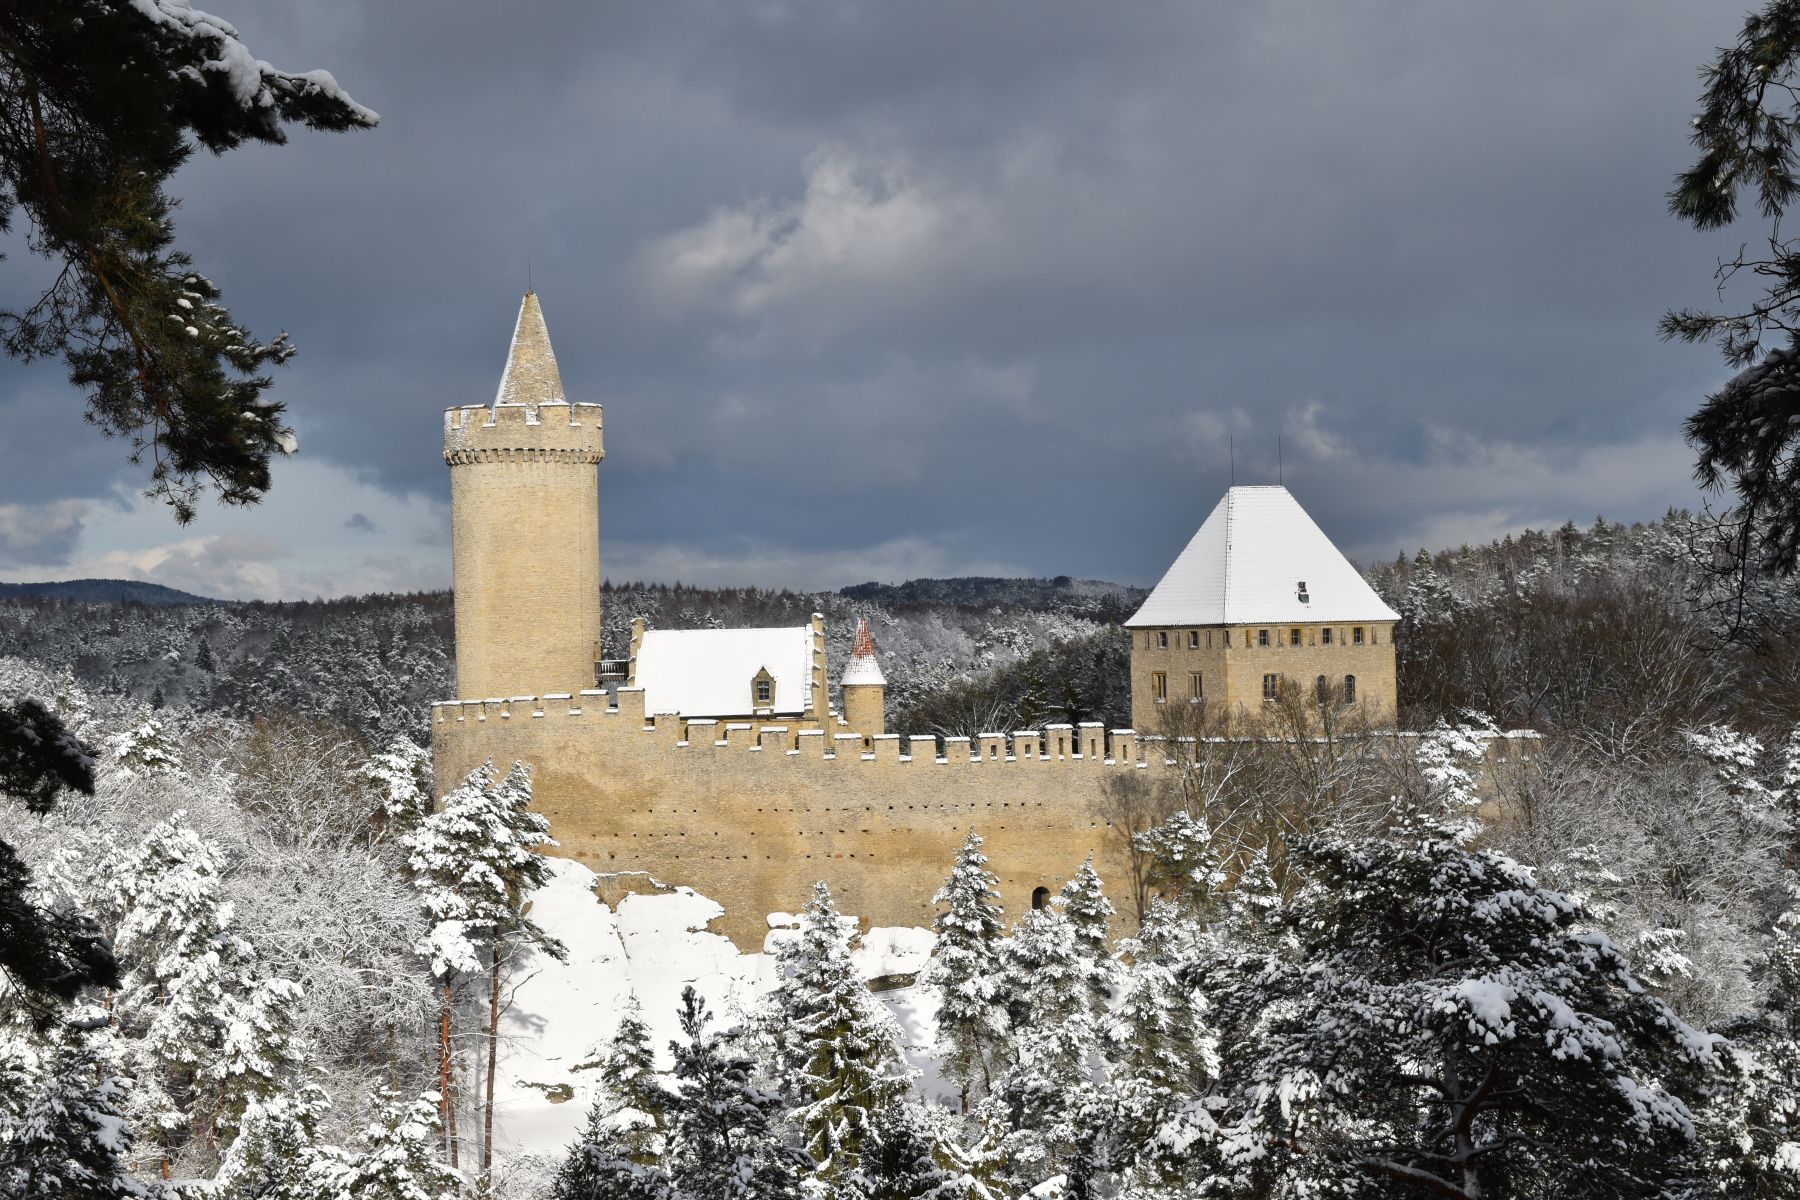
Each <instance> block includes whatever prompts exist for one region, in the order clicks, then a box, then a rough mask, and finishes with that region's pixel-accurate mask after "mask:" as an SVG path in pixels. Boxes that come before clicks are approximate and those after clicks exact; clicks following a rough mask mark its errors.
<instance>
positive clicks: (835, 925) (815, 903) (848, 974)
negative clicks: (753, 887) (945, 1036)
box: [770, 883, 908, 1179]
mask: <svg viewBox="0 0 1800 1200" xmlns="http://www.w3.org/2000/svg"><path fill="white" fill-rule="evenodd" d="M854 923H855V922H854V919H852V918H846V917H844V916H843V915H842V914H840V913H839V912H838V910H837V905H836V904H835V903H834V902H833V901H832V898H831V889H830V888H828V887H826V886H825V884H824V883H817V884H814V885H813V894H812V899H811V900H809V901H808V902H807V904H806V908H805V909H804V910H803V911H802V913H801V918H800V935H799V936H798V937H796V938H794V939H793V940H791V941H789V942H787V943H785V944H784V945H783V946H782V948H781V950H780V955H779V963H780V969H781V974H782V978H781V982H780V983H779V984H777V985H776V988H775V992H774V994H773V995H772V996H771V997H770V1006H771V1009H772V1023H773V1024H774V1025H776V1026H777V1028H778V1031H779V1033H778V1036H777V1038H776V1039H775V1040H776V1043H777V1045H778V1046H780V1047H781V1050H782V1057H783V1058H784V1059H785V1061H783V1062H782V1063H781V1066H782V1068H783V1073H784V1082H785V1083H787V1084H788V1085H789V1086H791V1087H792V1088H793V1090H794V1092H795V1106H794V1109H793V1111H792V1112H791V1113H790V1114H789V1116H790V1119H791V1120H792V1121H793V1123H794V1125H795V1126H796V1127H797V1128H798V1129H799V1130H800V1135H801V1141H802V1144H803V1145H804V1146H805V1147H806V1150H807V1153H809V1154H810V1155H811V1156H812V1158H813V1160H814V1162H816V1163H817V1164H818V1166H817V1169H818V1171H819V1173H820V1174H821V1175H823V1176H824V1177H826V1178H828V1179H838V1178H841V1177H842V1176H843V1175H844V1174H845V1172H847V1171H849V1170H850V1169H851V1168H853V1167H855V1165H856V1161H857V1157H858V1155H860V1153H861V1151H862V1144H863V1141H864V1140H865V1139H866V1138H867V1137H868V1131H869V1120H870V1114H872V1113H873V1112H875V1110H877V1109H879V1108H882V1107H884V1106H886V1105H888V1104H890V1103H893V1102H894V1101H896V1100H898V1099H899V1097H900V1096H901V1095H902V1094H903V1093H904V1092H905V1091H906V1086H907V1080H908V1074H907V1068H906V1063H905V1060H904V1059H903V1058H902V1057H901V1054H900V1048H899V1041H898V1030H897V1029H896V1028H895V1027H894V1023H893V1019H892V1018H891V1017H890V1016H889V1015H888V1013H887V1010H886V1009H885V1008H883V1007H882V1006H881V1004H880V1003H879V1002H878V1001H877V1000H876V999H875V998H874V996H873V995H871V994H870V992H869V989H868V986H867V985H866V984H865V983H864V982H863V981H862V978H861V976H860V975H858V974H857V971H856V966H855V964H854V963H853V962H852V961H851V959H850V932H851V928H852V926H853V925H854Z"/></svg>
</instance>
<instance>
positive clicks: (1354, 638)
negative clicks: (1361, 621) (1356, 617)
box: [1350, 625, 1363, 646]
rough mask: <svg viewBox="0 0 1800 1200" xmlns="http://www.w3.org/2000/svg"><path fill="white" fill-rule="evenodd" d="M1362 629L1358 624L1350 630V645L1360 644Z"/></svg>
mask: <svg viewBox="0 0 1800 1200" xmlns="http://www.w3.org/2000/svg"><path fill="white" fill-rule="evenodd" d="M1362 630H1363V627H1362V626H1361V625H1358V626H1356V627H1355V628H1353V629H1351V630H1350V644H1351V645H1353V646H1360V645H1362Z"/></svg>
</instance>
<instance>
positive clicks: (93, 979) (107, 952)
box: [0, 698, 118, 1004]
mask: <svg viewBox="0 0 1800 1200" xmlns="http://www.w3.org/2000/svg"><path fill="white" fill-rule="evenodd" d="M66 791H73V792H77V793H80V794H82V795H89V796H91V795H93V793H94V751H93V748H92V747H91V746H89V745H87V743H85V742H83V741H82V740H81V739H80V738H79V737H77V736H76V735H75V733H74V731H73V730H71V729H70V728H69V726H68V725H67V724H65V723H64V721H63V719H62V718H61V717H60V716H58V715H57V713H56V712H55V711H54V710H52V709H51V708H50V706H49V705H47V704H45V703H43V702H42V701H40V700H34V699H30V698H26V699H23V700H20V701H18V702H17V703H5V702H0V795H6V796H12V797H16V798H18V799H19V800H21V801H22V802H23V803H24V806H25V809H26V811H28V812H31V813H35V814H40V815H41V814H44V813H47V812H49V811H50V810H51V808H52V807H53V806H54V805H55V803H56V801H57V800H58V799H59V798H60V797H61V796H62V794H63V793H64V792H66ZM0 971H4V972H5V974H6V977H7V978H8V980H10V981H11V982H12V983H13V984H14V985H15V986H16V987H18V988H20V989H22V990H23V992H24V993H25V998H26V999H28V1000H30V1001H32V1002H33V1003H40V1004H41V1003H44V1002H55V1001H67V1000H71V999H73V998H74V997H75V995H76V993H77V992H79V991H80V990H81V989H82V988H84V987H87V986H90V985H96V986H102V987H104V986H108V985H110V984H112V983H114V982H115V981H116V980H117V978H118V961H117V960H116V959H115V958H114V956H113V950H112V947H111V946H110V945H108V943H107V940H106V939H105V938H104V937H102V936H101V934H100V929H99V926H98V924H97V923H96V922H95V921H94V920H93V919H92V918H90V917H88V916H85V915H84V914H81V913H77V912H74V911H71V910H66V909H58V908H46V907H43V906H41V905H39V904H37V903H35V902H34V901H33V900H32V898H31V872H30V870H29V869H28V868H27V867H26V866H25V863H24V862H23V861H22V860H21V859H20V858H19V856H18V854H17V852H15V851H14V849H13V847H12V845H11V843H9V842H7V841H6V840H5V839H3V838H0Z"/></svg>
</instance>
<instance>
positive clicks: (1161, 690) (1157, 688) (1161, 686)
mask: <svg viewBox="0 0 1800 1200" xmlns="http://www.w3.org/2000/svg"><path fill="white" fill-rule="evenodd" d="M1150 694H1151V695H1153V696H1155V697H1156V702H1157V703H1158V704H1161V703H1162V702H1163V701H1165V700H1167V699H1168V698H1169V677H1168V676H1167V675H1166V674H1164V673H1163V672H1161V671H1152V672H1151V673H1150Z"/></svg>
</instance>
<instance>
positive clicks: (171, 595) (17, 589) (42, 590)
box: [0, 579, 221, 604]
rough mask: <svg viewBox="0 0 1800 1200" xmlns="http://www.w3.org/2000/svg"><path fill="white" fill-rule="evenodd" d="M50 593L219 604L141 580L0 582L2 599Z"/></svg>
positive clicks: (90, 600)
mask: <svg viewBox="0 0 1800 1200" xmlns="http://www.w3.org/2000/svg"><path fill="white" fill-rule="evenodd" d="M14 596H48V597H51V598H53V599H57V600H80V601H82V602H83V603H85V604H217V603H221V602H220V601H217V600H209V599H207V598H206V597H205V596H196V595H194V594H193V593H192V592H183V591H178V590H177V589H175V588H172V587H164V586H163V585H162V584H160V583H144V582H143V581H141V580H137V579H69V580H64V581H63V582H60V583H0V600H5V599H11V598H12V597H14Z"/></svg>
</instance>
